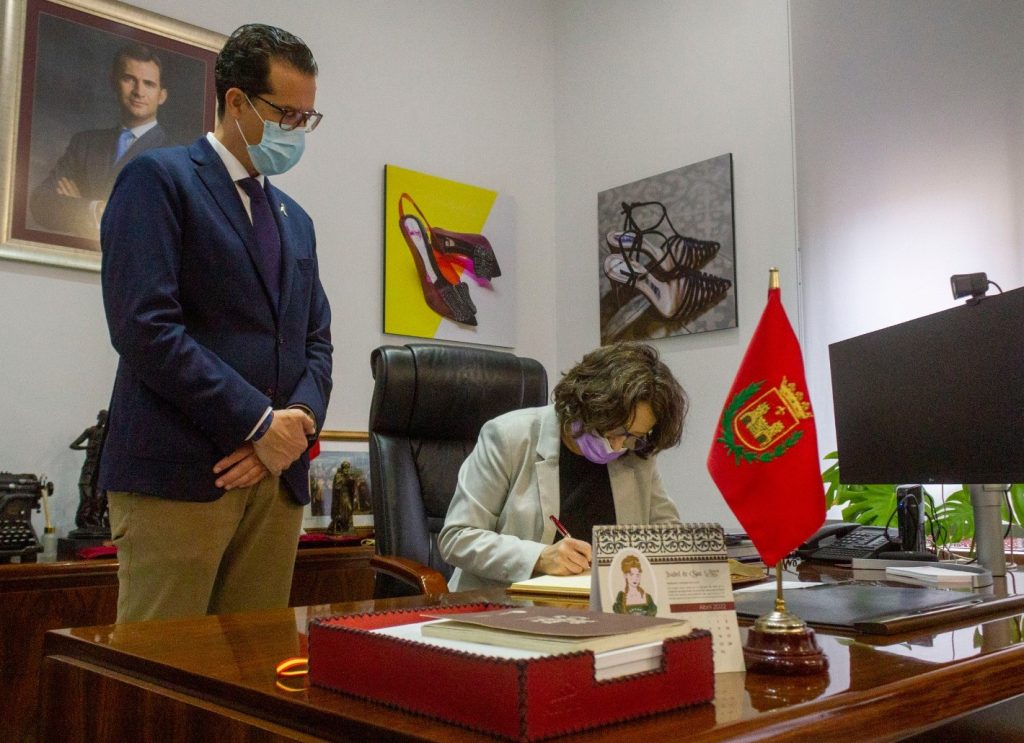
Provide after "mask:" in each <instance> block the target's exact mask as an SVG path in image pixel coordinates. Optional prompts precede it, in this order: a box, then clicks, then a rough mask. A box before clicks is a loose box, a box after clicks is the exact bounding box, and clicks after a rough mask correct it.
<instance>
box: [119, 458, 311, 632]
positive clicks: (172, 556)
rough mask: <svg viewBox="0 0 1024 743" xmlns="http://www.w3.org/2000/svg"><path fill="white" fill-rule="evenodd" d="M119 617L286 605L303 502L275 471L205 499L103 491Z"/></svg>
mask: <svg viewBox="0 0 1024 743" xmlns="http://www.w3.org/2000/svg"><path fill="white" fill-rule="evenodd" d="M107 501H108V504H109V508H110V531H111V535H112V536H113V541H114V544H115V545H116V546H117V557H118V562H119V568H118V571H117V579H118V595H117V621H118V622H135V621H142V620H147V619H166V618H171V617H181V616H190V615H201V614H229V613H232V612H238V611H249V610H252V609H272V608H281V607H285V606H287V605H288V597H289V593H290V591H291V582H292V571H293V570H294V567H295V553H296V550H297V549H298V539H299V531H300V529H301V526H302V506H301V505H299V504H298V503H296V502H295V500H294V499H293V498H292V497H291V495H290V494H289V493H288V491H287V488H285V486H284V484H283V483H282V482H281V481H280V479H279V478H277V477H267V478H265V479H264V480H262V481H261V482H259V483H257V484H256V485H254V486H252V487H250V488H240V489H238V490H229V491H228V492H226V493H225V494H224V495H223V496H221V497H220V498H218V499H217V500H215V501H212V502H210V503H191V502H188V501H176V500H169V499H167V498H158V497H156V496H152V495H144V494H142V493H123V492H108V493H107Z"/></svg>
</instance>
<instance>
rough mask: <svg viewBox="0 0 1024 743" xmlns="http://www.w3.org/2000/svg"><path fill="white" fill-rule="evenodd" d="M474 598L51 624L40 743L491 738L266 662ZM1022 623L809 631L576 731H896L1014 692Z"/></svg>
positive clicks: (858, 737) (709, 735) (1021, 657)
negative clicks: (369, 616)
mask: <svg viewBox="0 0 1024 743" xmlns="http://www.w3.org/2000/svg"><path fill="white" fill-rule="evenodd" d="M1016 578H1017V576H1014V579H1016ZM1020 578H1021V579H1022V582H1024V576H1020ZM997 588H999V587H998V586H997ZM1002 590H1005V584H1003V586H1002ZM481 599H484V600H498V601H508V599H507V597H505V595H504V593H503V592H490V593H488V592H473V593H464V594H449V595H448V596H446V597H443V598H442V599H439V600H437V601H435V602H428V601H425V600H423V599H421V598H419V597H412V598H405V599H390V600H382V601H364V602H357V603H349V604H335V605H333V606H318V607H312V608H308V609H303V608H296V609H288V610H279V611H272V612H256V613H251V614H243V615H235V616H230V617H201V618H196V619H189V620H174V621H164V622H145V623H139V624H128V625H118V626H101V627H93V628H88V629H76V630H60V631H56V632H50V633H48V634H47V636H46V643H45V659H44V665H43V671H44V675H43V682H42V683H43V710H42V717H43V719H42V728H41V731H42V739H44V740H60V741H62V743H73V742H74V741H83V743H84V742H86V741H88V742H90V743H92V742H93V741H121V740H142V739H146V738H150V737H152V735H153V734H154V731H159V732H160V738H161V740H168V741H186V740H197V739H202V740H218V741H250V740H302V741H308V740H353V739H357V740H433V741H482V740H488V738H486V737H484V736H482V735H478V734H475V733H472V732H469V731H466V730H463V729H460V728H456V727H453V726H449V725H445V724H443V723H439V722H435V721H432V720H429V719H426V718H423V717H418V716H415V715H411V714H406V713H403V712H399V711H396V710H392V709H389V708H387V707H385V706H382V705H378V704H373V703H370V702H363V701H360V700H358V699H355V698H351V697H347V696H344V695H341V694H335V693H333V692H329V691H326V690H324V689H319V688H316V687H313V688H310V687H309V686H308V685H304V684H302V683H299V684H298V690H297V691H286V690H282V689H281V688H278V687H277V686H276V685H275V680H276V679H275V673H274V666H275V664H276V663H277V662H278V661H280V660H282V659H284V658H287V657H290V656H293V655H295V654H296V653H299V652H301V650H302V649H303V647H304V635H303V634H302V628H304V627H305V623H306V619H307V618H308V617H309V616H319V615H325V614H331V613H345V612H361V611H369V610H372V609H375V608H376V609H386V608H394V607H396V606H422V605H433V604H437V603H446V604H450V603H461V602H464V601H469V600H481ZM1022 625H1024V615H1022V614H1013V615H994V616H992V617H988V618H986V619H985V620H984V621H976V622H974V623H971V624H969V625H967V626H954V627H948V628H942V629H939V630H935V629H932V630H928V631H918V632H916V633H914V634H913V635H909V636H900V637H866V636H863V635H861V636H857V637H853V636H842V635H839V634H834V633H829V632H824V631H823V632H819V633H818V639H819V641H820V643H821V645H822V647H823V649H824V651H825V653H826V654H827V655H828V658H829V662H830V669H829V671H828V673H827V674H825V675H821V676H811V677H802V678H801V677H797V678H784V677H776V676H764V675H757V674H743V673H736V674H722V675H719V676H718V677H717V678H716V701H715V704H714V705H710V704H707V705H701V706H699V707H694V708H690V709H687V710H683V711H680V712H674V713H668V714H663V715H659V716H656V717H651V718H647V719H644V720H639V721H635V722H631V723H628V724H624V725H616V726H612V727H607V728H603V729H599V730H594V731H591V732H589V733H586V734H583V735H580V736H578V738H574V739H579V740H585V741H614V743H621V741H622V740H623V736H624V735H626V736H628V737H630V738H633V739H650V740H679V739H684V738H685V740H687V741H720V740H745V741H746V740H772V741H807V740H817V739H822V738H838V739H840V740H848V741H868V740H877V741H891V740H899V739H901V738H905V737H907V736H909V735H912V734H914V733H917V732H920V731H925V730H928V729H929V728H932V727H934V726H936V725H938V724H940V723H941V722H942V721H945V720H950V719H953V718H954V717H956V716H958V715H962V714H964V713H968V712H971V711H972V710H976V709H980V708H981V707H984V706H987V705H990V704H993V703H995V702H999V701H1001V700H1004V699H1009V698H1011V697H1014V696H1016V695H1019V694H1022V693H1024V640H1022V636H1021V628H1022ZM742 632H743V633H744V634H745V632H746V630H745V629H743V630H742ZM395 673H401V670H400V669H395ZM473 681H474V680H470V682H473ZM475 681H480V680H475ZM424 683H430V680H429V679H424ZM452 694H453V695H457V694H458V690H457V689H452ZM128 710H131V711H130V712H129V711H128Z"/></svg>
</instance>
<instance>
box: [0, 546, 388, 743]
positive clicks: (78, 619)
mask: <svg viewBox="0 0 1024 743" xmlns="http://www.w3.org/2000/svg"><path fill="white" fill-rule="evenodd" d="M373 554H374V552H373V547H314V548H310V547H303V548H301V549H300V550H299V552H298V555H297V556H296V560H295V573H294V576H293V578H292V591H291V600H290V605H291V606H306V605H311V604H325V603H328V602H330V601H354V600H357V599H363V598H369V597H371V596H373V580H374V571H373V570H372V568H370V558H371V557H372V556H373ZM116 612H117V560H79V561H69V562H58V563H49V564H47V563H24V564H20V565H19V564H5V565H0V628H2V629H0V740H3V741H5V743H6V741H15V742H20V741H32V740H35V727H36V717H37V714H36V710H37V701H36V700H37V696H38V689H39V671H40V665H41V664H42V655H43V635H44V634H45V633H46V631H47V630H51V629H57V628H59V627H82V626H90V625H96V624H105V623H110V622H113V621H114V617H115V615H116Z"/></svg>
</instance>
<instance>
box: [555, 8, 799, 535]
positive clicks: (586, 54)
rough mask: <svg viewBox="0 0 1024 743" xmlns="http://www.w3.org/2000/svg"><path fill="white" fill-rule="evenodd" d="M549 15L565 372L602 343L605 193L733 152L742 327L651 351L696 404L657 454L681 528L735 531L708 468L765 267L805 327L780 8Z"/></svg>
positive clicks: (660, 344) (760, 299)
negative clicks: (680, 431) (599, 217)
mask: <svg viewBox="0 0 1024 743" xmlns="http://www.w3.org/2000/svg"><path fill="white" fill-rule="evenodd" d="M555 11H556V23H557V31H556V39H557V60H556V72H557V80H558V82H557V86H556V98H557V108H556V112H555V113H556V124H557V127H556V132H557V139H556V141H557V147H556V169H555V170H556V172H557V175H558V202H557V204H558V211H557V232H556V243H555V244H556V248H557V253H556V260H555V266H556V269H557V272H558V276H559V278H560V282H559V286H558V297H557V302H558V315H557V318H558V368H559V369H560V370H565V369H567V368H568V367H570V366H571V365H572V364H573V363H575V362H576V361H577V360H579V358H580V357H581V356H582V355H583V354H584V353H585V352H586V351H588V350H590V349H591V348H593V347H595V346H597V345H599V342H600V338H599V330H598V320H597V317H598V299H597V298H598V289H597V286H598V275H599V274H598V272H599V270H600V269H599V266H598V261H597V255H598V253H597V246H598V242H597V241H598V235H597V226H596V214H597V194H598V192H599V191H603V190H605V189H608V188H611V187H613V186H617V185H621V184H624V183H628V182H631V181H635V180H638V179H640V178H645V177H647V176H651V175H656V174H658V173H663V172H665V171H667V170H672V169H674V168H677V167H680V166H683V165H688V164H690V163H695V162H699V161H701V160H705V159H707V158H709V157H714V156H716V155H721V154H723V153H726V152H731V153H732V154H733V188H734V203H735V216H736V256H737V258H736V263H737V289H738V292H739V295H738V306H739V327H738V328H737V329H732V330H720V331H716V332H711V333H703V334H700V335H695V336H685V337H675V338H668V339H664V340H659V341H657V342H656V343H655V346H656V347H657V348H658V349H659V351H660V352H661V353H662V357H663V358H664V359H665V360H666V362H667V363H668V364H669V366H670V367H671V368H672V369H673V371H674V372H675V373H676V375H677V376H678V377H679V379H680V381H681V382H682V384H683V386H684V387H685V388H686V390H687V391H688V392H689V394H690V401H691V403H692V408H691V413H690V417H689V419H688V421H687V426H686V431H685V432H684V440H683V444H682V446H681V447H680V448H679V449H676V450H671V451H668V452H665V453H663V454H661V455H660V456H659V464H660V468H661V472H662V475H663V477H664V479H665V482H666V486H667V488H668V491H669V493H670V495H671V496H672V497H673V499H674V500H675V501H676V503H677V504H678V505H679V507H680V510H681V512H682V514H683V517H684V518H685V519H688V520H694V521H704V520H713V521H719V522H721V523H723V524H725V525H734V524H736V523H737V522H736V519H735V517H733V515H732V513H731V512H730V511H729V510H728V507H727V506H726V505H725V502H724V501H723V500H722V496H721V494H720V493H719V492H718V490H717V488H715V486H714V483H713V482H712V481H711V478H710V477H709V476H708V474H707V468H706V467H705V460H706V458H707V454H708V449H709V447H710V445H711V439H712V433H713V431H714V428H715V425H716V423H717V421H718V416H719V414H720V413H721V410H722V405H723V404H724V402H725V397H726V394H727V393H728V391H729V387H730V386H731V385H732V380H733V376H734V375H735V373H736V370H737V369H738V368H739V362H740V359H741V357H742V355H743V352H744V351H745V350H746V346H747V342H748V341H749V340H750V336H751V334H752V332H753V329H754V326H755V325H756V323H757V320H758V319H759V318H760V315H761V312H762V310H763V309H764V304H765V298H766V296H767V289H768V269H769V268H770V267H772V266H776V267H778V268H779V269H780V270H781V278H782V293H783V302H784V303H785V305H786V308H787V311H788V314H789V316H790V320H791V321H792V322H793V324H794V326H796V325H797V322H798V308H797V304H798V303H797V270H796V249H795V246H796V222H795V213H794V208H795V207H794V201H793V199H794V196H793V193H794V186H793V148H792V132H791V127H790V121H791V113H790V76H789V44H788V19H787V4H786V3H785V2H784V1H783V0H770V1H765V0H729V1H728V2H720V1H719V0H685V1H680V0H638V1H634V2H621V1H618V0H563V1H562V2H557V3H555Z"/></svg>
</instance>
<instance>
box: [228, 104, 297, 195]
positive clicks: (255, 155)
mask: <svg viewBox="0 0 1024 743" xmlns="http://www.w3.org/2000/svg"><path fill="white" fill-rule="evenodd" d="M245 100H246V101H248V102H249V107H250V108H252V110H253V111H255V112H256V115H257V116H260V112H259V111H256V107H255V106H253V105H252V101H250V100H249V96H246V97H245ZM260 121H262V122H263V139H261V140H260V142H259V144H249V140H247V139H246V138H245V134H242V127H240V126H238V119H235V126H237V127H238V132H239V134H242V140H243V141H245V144H246V150H247V151H248V152H249V159H250V160H252V166H253V167H254V168H256V170H257V172H259V173H262V174H263V175H280V174H281V173H284V172H286V171H288V170H290V169H291V168H292V167H294V165H295V163H297V162H298V161H299V160H300V159H301V158H302V153H303V151H304V150H305V149H306V131H305V129H303V128H301V127H296V128H295V129H291V130H289V131H285V130H284V129H282V128H281V125H280V124H277V123H275V122H272V121H267V120H266V119H264V118H263V117H262V116H260Z"/></svg>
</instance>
